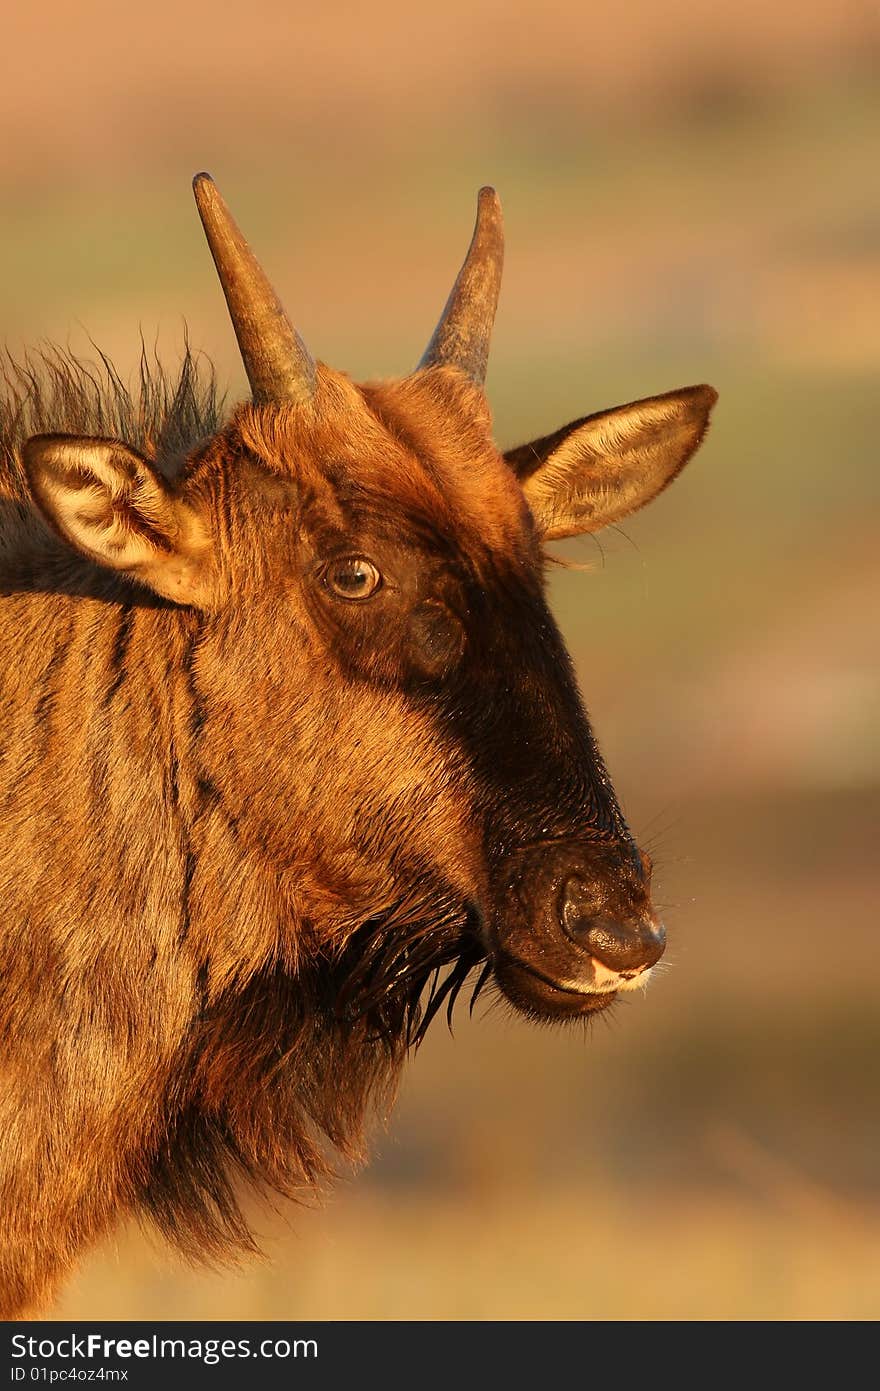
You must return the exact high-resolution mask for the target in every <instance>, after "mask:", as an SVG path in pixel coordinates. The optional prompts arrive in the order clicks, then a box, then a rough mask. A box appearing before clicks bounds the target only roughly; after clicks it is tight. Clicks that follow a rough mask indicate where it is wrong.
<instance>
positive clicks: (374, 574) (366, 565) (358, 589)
mask: <svg viewBox="0 0 880 1391" xmlns="http://www.w3.org/2000/svg"><path fill="white" fill-rule="evenodd" d="M324 582H325V584H327V585H328V586H329V588H330V589H332V590H333V593H334V594H337V595H338V596H339V598H340V599H369V598H370V597H371V596H372V595H373V594H375V593H376V590H377V589H378V588H379V585H380V584H381V583H382V576H381V575H380V574H379V571H378V570H377V569H376V567H375V565H374V564H373V562H372V561H371V560H367V559H366V558H365V557H364V556H362V555H348V556H344V557H343V558H342V559H341V560H334V561H333V562H332V563H331V564H330V565H329V566H328V568H327V570H326V572H325V576H324Z"/></svg>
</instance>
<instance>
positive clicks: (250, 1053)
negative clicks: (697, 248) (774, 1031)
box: [0, 175, 715, 1316]
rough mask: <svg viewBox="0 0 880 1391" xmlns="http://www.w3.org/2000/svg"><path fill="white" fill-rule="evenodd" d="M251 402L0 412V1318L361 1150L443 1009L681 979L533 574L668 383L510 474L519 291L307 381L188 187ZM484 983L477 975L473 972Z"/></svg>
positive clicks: (484, 198)
mask: <svg viewBox="0 0 880 1391" xmlns="http://www.w3.org/2000/svg"><path fill="white" fill-rule="evenodd" d="M195 192H196V200H197V204H198V208H199V212H200V214H201V218H202V222H203V225H204V228H205V231H206V234H207V238H208V242H209V245H210V248H211V252H212V254H213V257H214V261H215V263H216V267H217V271H218V274H219V278H220V282H221V285H222V287H223V291H224V293H225V296H226V299H227V302H228V306H229V310H230V314H231V318H232V323H233V326H234V328H235V332H236V335H237V338H238V343H239V346H240V350H241V354H242V358H243V361H244V365H245V368H246V371H247V375H248V379H249V382H250V387H251V393H252V399H251V400H250V401H248V402H246V403H245V404H242V405H240V406H238V408H237V409H235V410H233V411H232V413H231V414H230V415H229V416H228V418H226V419H225V420H221V419H220V413H219V408H218V406H217V402H216V399H215V397H214V394H213V387H212V385H211V382H210V381H208V382H207V383H205V382H204V381H203V380H202V379H201V378H200V377H199V373H198V371H197V369H196V366H195V364H194V361H193V359H192V358H191V357H190V356H187V357H186V359H185V361H184V364H183V368H182V370H181V373H180V375H179V377H178V378H177V379H176V380H174V381H171V380H169V379H168V378H166V377H162V376H161V375H157V374H156V372H154V371H151V370H147V369H146V368H145V370H144V372H143V377H142V382H141V385H140V388H139V390H138V391H136V392H134V393H131V392H129V391H128V390H127V389H126V388H125V387H124V386H123V384H122V383H121V381H120V380H119V379H118V377H116V376H115V374H114V373H113V371H112V368H110V367H109V366H106V364H105V371H104V379H103V384H101V382H99V381H98V379H97V377H96V376H95V375H94V373H93V372H92V371H91V369H90V368H89V367H88V366H86V365H83V364H79V363H77V362H76V361H75V360H72V359H71V358H70V357H69V355H66V354H60V353H52V352H48V353H44V355H43V357H42V359H40V360H39V361H37V360H35V359H26V360H25V361H24V362H23V363H18V364H16V363H14V362H10V363H8V364H7V369H6V379H7V391H6V396H5V402H4V404H3V405H2V407H0V445H2V448H0V458H2V474H0V509H2V510H0V570H2V596H3V598H2V617H0V643H2V694H0V712H2V722H3V739H2V748H0V799H2V818H3V820H2V843H0V903H2V929H0V1039H2V1054H0V1212H2V1214H3V1225H2V1233H0V1287H2V1295H0V1307H2V1312H3V1313H4V1314H6V1315H7V1316H9V1315H12V1314H15V1313H18V1312H21V1311H24V1310H29V1309H32V1308H36V1307H40V1305H42V1304H45V1302H46V1300H48V1299H49V1298H50V1297H51V1295H52V1292H53V1291H54V1289H55V1288H56V1287H57V1284H58V1282H59V1280H60V1279H61V1278H62V1276H63V1275H64V1273H65V1272H66V1271H67V1270H68V1268H69V1267H70V1265H71V1263H72V1262H73V1261H74V1259H75V1258H76V1257H77V1255H78V1254H79V1253H80V1252H81V1251H82V1250H83V1248H84V1247H86V1246H87V1245H88V1244H89V1243H91V1242H92V1241H94V1240H95V1239H96V1238H97V1237H98V1236H100V1234H101V1233H102V1232H105V1231H106V1230H107V1229H108V1228H109V1227H110V1225H111V1224H112V1223H113V1222H114V1221H116V1220H117V1219H118V1218H119V1217H120V1216H121V1215H124V1214H129V1213H134V1214H137V1215H139V1216H141V1217H147V1218H150V1219H152V1220H153V1221H154V1222H155V1223H157V1224H158V1226H159V1227H160V1229H161V1230H162V1231H163V1232H165V1233H166V1234H167V1235H168V1236H169V1237H170V1238H172V1239H173V1240H174V1241H175V1242H177V1243H178V1244H179V1245H180V1246H181V1247H182V1248H183V1249H184V1250H185V1251H186V1252H188V1253H190V1254H192V1255H195V1256H199V1257H204V1256H216V1255H219V1254H222V1253H223V1252H224V1251H227V1250H229V1249H230V1248H233V1247H238V1248H240V1247H242V1246H245V1247H247V1246H248V1245H249V1244H250V1242H251V1238H250V1235H249V1232H248V1228H247V1225H246V1223H245V1221H244V1219H243V1218H242V1215H241V1213H240V1210H239V1207H238V1205H237V1202H236V1191H237V1189H238V1187H239V1186H240V1183H241V1182H242V1181H243V1180H244V1181H247V1182H250V1183H252V1184H255V1185H256V1186H258V1187H268V1188H270V1189H275V1190H280V1191H281V1192H284V1193H290V1192H295V1191H296V1190H297V1189H300V1188H301V1186H302V1185H304V1184H313V1183H315V1182H316V1181H318V1180H319V1179H320V1178H321V1177H322V1176H323V1175H324V1174H325V1173H326V1172H327V1171H328V1165H329V1163H330V1162H332V1156H333V1153H334V1152H339V1151H341V1152H342V1153H343V1154H344V1155H346V1156H349V1157H357V1156H358V1155H359V1154H360V1152H361V1148H362V1143H363V1142H362V1132H363V1124H364V1119H365V1116H366V1115H367V1114H368V1113H369V1111H370V1108H371V1106H372V1105H374V1104H376V1103H382V1104H384V1103H385V1102H386V1101H387V1100H388V1099H389V1097H390V1095H391V1093H392V1091H393V1086H394V1082H395V1078H396V1076H397V1074H398V1072H399V1068H400V1064H401V1062H402V1060H403V1058H404V1056H405V1053H406V1051H407V1048H408V1047H409V1046H410V1045H411V1044H413V1043H414V1042H416V1041H418V1039H419V1038H420V1037H421V1035H422V1034H423V1032H424V1029H425V1027H426V1025H427V1023H428V1022H429V1020H430V1019H431V1018H432V1017H433V1015H434V1014H435V1013H436V1012H437V1010H438V1008H440V1007H441V1005H444V1004H445V1005H446V1006H447V1007H448V1008H449V1009H451V1005H452V1002H453V1001H454V999H455V997H456V995H457V993H458V991H459V990H460V988H461V987H462V985H463V983H464V982H465V980H466V979H470V980H471V981H472V982H473V986H474V989H476V990H479V988H480V987H481V986H482V985H483V984H485V983H486V982H487V981H492V982H494V986H495V988H496V989H497V990H498V991H499V992H500V993H501V994H502V995H503V996H505V997H506V998H507V999H508V1000H509V1001H510V1002H512V1004H513V1005H514V1006H516V1007H517V1008H518V1009H520V1010H522V1011H524V1012H525V1013H526V1014H527V1015H531V1016H534V1017H536V1018H540V1019H551V1020H572V1019H583V1018H584V1017H585V1016H589V1015H590V1014H591V1013H592V1012H594V1011H596V1010H599V1009H604V1008H605V1007H606V1006H608V1005H609V1004H610V1003H611V1001H612V1000H613V999H614V998H615V995H616V993H617V992H619V991H621V990H626V989H628V988H630V987H631V986H632V985H634V984H635V983H637V982H641V981H643V980H644V979H645V976H646V973H647V972H648V971H649V970H650V968H651V967H652V966H653V964H654V963H655V962H656V961H657V959H658V958H659V956H660V955H661V953H662V951H663V946H664V934H663V929H662V926H661V925H660V923H659V922H658V920H657V918H656V916H655V914H654V912H653V910H652V907H651V900H650V888H649V884H650V865H649V862H648V859H647V857H646V856H645V855H643V854H641V853H640V852H639V850H638V849H637V847H636V845H635V843H634V842H633V839H632V837H631V835H630V832H629V830H628V829H627V826H626V823H625V821H624V818H623V816H622V814H621V811H620V809H619V807H618V803H617V801H616V799H615V796H614V792H613V789H612V787H611V783H610V781H609V778H608V775H607V773H606V771H605V768H604V766H603V763H602V760H601V758H600V755H599V752H598V749H597V747H596V743H595V741H594V738H593V734H592V732H591V729H590V726H589V724H588V721H587V717H586V714H585V712H584V708H583V705H582V703H581V699H580V696H579V694H578V690H577V686H576V683H575V679H574V676H573V673H572V669H571V664H570V661H569V658H568V656H567V654H566V651H565V648H564V646H563V643H562V640H561V638H560V635H559V632H558V631H557V628H556V627H555V625H554V622H553V619H552V618H551V615H550V612H549V609H548V607H547V603H546V598H545V568H546V562H545V555H544V551H543V546H544V543H545V542H547V541H549V540H553V539H554V538H557V537H564V536H571V535H575V534H578V533H581V532H590V531H595V530H597V529H598V528H600V527H602V526H604V525H606V524H607V523H610V522H616V521H618V520H619V519H620V518H622V517H624V516H626V515H627V514H628V513H630V512H632V511H634V510H635V509H636V508H638V507H641V506H642V505H643V504H644V503H646V502H648V501H650V499H651V498H653V497H654V496H655V495H656V494H657V493H659V492H660V490H661V489H662V488H664V487H665V486H666V485H667V483H669V482H670V480H671V479H673V478H674V477H675V475H676V474H677V473H678V471H679V470H680V469H681V467H682V466H683V464H684V463H685V462H686V460H687V459H688V458H689V457H690V455H691V454H692V453H693V451H694V450H695V449H696V448H697V446H698V444H699V443H700V440H701V439H702V437H703V434H704V431H705V429H706V425H707V421H708V416H709V412H710V410H711V407H712V405H713V403H714V401H715V392H714V391H713V390H712V389H711V388H710V387H707V386H696V387H689V388H686V389H683V390H680V391H674V392H670V393H668V394H666V395H662V396H656V397H652V398H650V399H648V400H644V401H639V402H636V403H634V404H631V405H627V406H622V407H619V408H617V409H615V410H611V411H606V412H603V413H600V414H597V415H591V416H586V417H584V418H582V419H579V420H576V421H574V422H573V423H572V424H569V425H566V426H564V427H563V428H562V429H559V430H556V431H555V432H554V433H553V434H550V435H547V436H545V437H543V438H541V439H537V440H534V441H533V442H532V443H530V444H526V445H523V446H521V447H520V448H517V449H513V450H511V451H509V452H508V453H507V454H501V453H499V451H498V449H497V448H496V446H495V444H494V443H493V440H492V430H491V420H490V414H489V408H488V405H487V402H486V397H485V395H484V392H483V382H484V377H485V371H486V361H487V353H488V347H489V337H490V331H491V328H492V323H493V319H494V315H495V309H496V303H497V299H498V290H499V282H500V276H501V262H502V230H501V213H500V208H499V204H498V201H497V198H496V197H495V194H494V193H493V191H492V190H490V189H484V190H482V192H481V194H480V198H479V205H478V215H477V223H476V229H475V232H474V237H473V240H472V242H471V245H470V249H469V251H468V254H467V257H466V259H465V262H464V264H463V266H462V269H461V271H460V273H459V276H458V278H457V280H456V282H455V285H454V287H453V290H452V293H451V295H450V297H449V300H448V302H447V304H446V307H445V309H444V311H443V314H442V317H441V319H440V322H439V324H438V326H437V329H436V330H435V332H434V334H433V337H432V338H431V340H430V343H429V345H428V348H427V350H426V351H425V354H424V356H423V357H422V359H421V362H420V363H419V365H418V367H417V369H416V370H415V371H414V372H413V373H412V374H411V375H410V376H407V377H405V378H403V379H402V380H396V381H390V382H380V383H378V384H372V385H366V386H358V385H355V384H354V383H353V382H351V381H350V380H349V379H348V378H347V377H346V376H344V375H343V374H341V373H339V372H336V371H332V370H330V369H329V368H327V367H325V366H324V365H323V364H321V363H316V362H314V361H313V360H312V358H311V356H310V355H309V353H308V351H307V349H306V347H305V345H304V344H303V342H302V341H301V339H300V338H299V336H298V334H297V332H296V331H295V329H294V328H293V326H292V324H291V323H290V321H289V320H288V318H287V317H286V315H285V314H284V311H283V310H282V308H281V306H280V304H279V301H278V299H277V298H276V296H275V293H274V291H273V290H272V288H271V286H270V284H269V282H268V280H267V279H266V277H265V275H264V273H263V271H262V270H261V268H260V266H259V265H258V263H257V261H256V259H255V258H254V256H253V253H252V252H251V250H250V248H249V246H248V245H247V243H246V242H245V240H244V239H243V237H242V235H241V233H240V231H239V229H238V227H237V226H236V224H235V222H234V221H233V220H232V218H231V216H230V214H229V212H228V210H227V208H226V206H225V204H224V203H223V201H222V199H221V198H220V195H219V193H218V192H217V189H216V188H215V186H214V184H213V183H212V181H211V180H210V179H209V178H208V177H207V176H206V175H200V176H199V177H198V178H197V179H196V181H195ZM472 973H473V974H472Z"/></svg>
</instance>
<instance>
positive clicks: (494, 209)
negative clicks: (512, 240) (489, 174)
mask: <svg viewBox="0 0 880 1391" xmlns="http://www.w3.org/2000/svg"><path fill="white" fill-rule="evenodd" d="M477 213H478V215H479V216H480V217H486V216H491V215H492V214H494V215H495V216H496V217H500V216H501V199H500V198H499V197H498V194H497V193H496V192H495V189H494V188H493V187H492V185H491V184H484V185H483V187H482V188H481V189H480V191H479V193H478V194H477Z"/></svg>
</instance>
